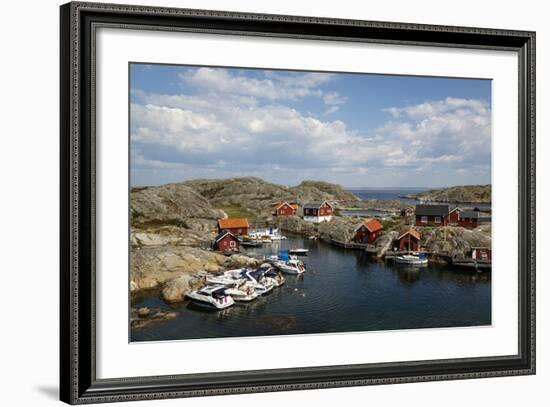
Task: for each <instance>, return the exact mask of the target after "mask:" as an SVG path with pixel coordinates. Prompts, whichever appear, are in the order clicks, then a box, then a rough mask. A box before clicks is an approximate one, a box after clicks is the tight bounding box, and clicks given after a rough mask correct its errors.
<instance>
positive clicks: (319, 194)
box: [290, 181, 360, 202]
mask: <svg viewBox="0 0 550 407" xmlns="http://www.w3.org/2000/svg"><path fill="white" fill-rule="evenodd" d="M290 192H291V193H293V194H294V195H295V196H296V197H297V198H296V199H298V200H299V201H302V202H308V201H320V200H327V201H350V202H359V201H360V199H359V198H358V197H357V196H355V195H354V194H352V193H351V192H348V191H346V190H344V188H342V187H341V186H340V185H338V184H332V183H330V182H323V181H303V182H302V183H300V185H298V186H295V187H291V188H290Z"/></svg>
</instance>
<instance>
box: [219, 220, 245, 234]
mask: <svg viewBox="0 0 550 407" xmlns="http://www.w3.org/2000/svg"><path fill="white" fill-rule="evenodd" d="M249 227H250V225H249V224H248V219H246V218H227V219H218V233H220V232H223V231H224V230H227V231H228V232H231V233H232V234H234V235H247V234H248V228H249Z"/></svg>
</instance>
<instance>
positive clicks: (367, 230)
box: [353, 219, 384, 243]
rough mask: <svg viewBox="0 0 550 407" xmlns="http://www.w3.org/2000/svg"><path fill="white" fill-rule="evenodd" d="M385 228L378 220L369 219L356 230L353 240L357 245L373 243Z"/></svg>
mask: <svg viewBox="0 0 550 407" xmlns="http://www.w3.org/2000/svg"><path fill="white" fill-rule="evenodd" d="M383 228H384V227H383V226H382V224H381V223H380V222H378V221H377V220H376V219H367V220H365V222H363V224H362V225H361V226H359V227H358V228H357V229H356V230H355V236H354V238H353V240H354V241H355V242H357V243H372V242H374V241H375V240H376V238H377V237H378V236H379V235H380V233H381V232H382V229H383Z"/></svg>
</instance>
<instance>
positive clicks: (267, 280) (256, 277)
mask: <svg viewBox="0 0 550 407" xmlns="http://www.w3.org/2000/svg"><path fill="white" fill-rule="evenodd" d="M264 274H265V270H262V269H257V270H247V271H246V272H245V273H244V276H245V277H246V278H247V281H248V283H250V284H251V285H252V286H253V287H254V289H255V290H256V292H257V293H258V295H264V294H267V293H269V292H270V291H271V290H273V288H274V287H276V281H275V279H273V278H271V277H266V276H265V275H264Z"/></svg>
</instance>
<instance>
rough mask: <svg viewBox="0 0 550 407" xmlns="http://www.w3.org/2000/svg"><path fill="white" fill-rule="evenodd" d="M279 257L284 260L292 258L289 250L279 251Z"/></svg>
mask: <svg viewBox="0 0 550 407" xmlns="http://www.w3.org/2000/svg"><path fill="white" fill-rule="evenodd" d="M279 259H280V260H283V261H288V260H289V259H290V257H289V254H288V250H280V251H279Z"/></svg>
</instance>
